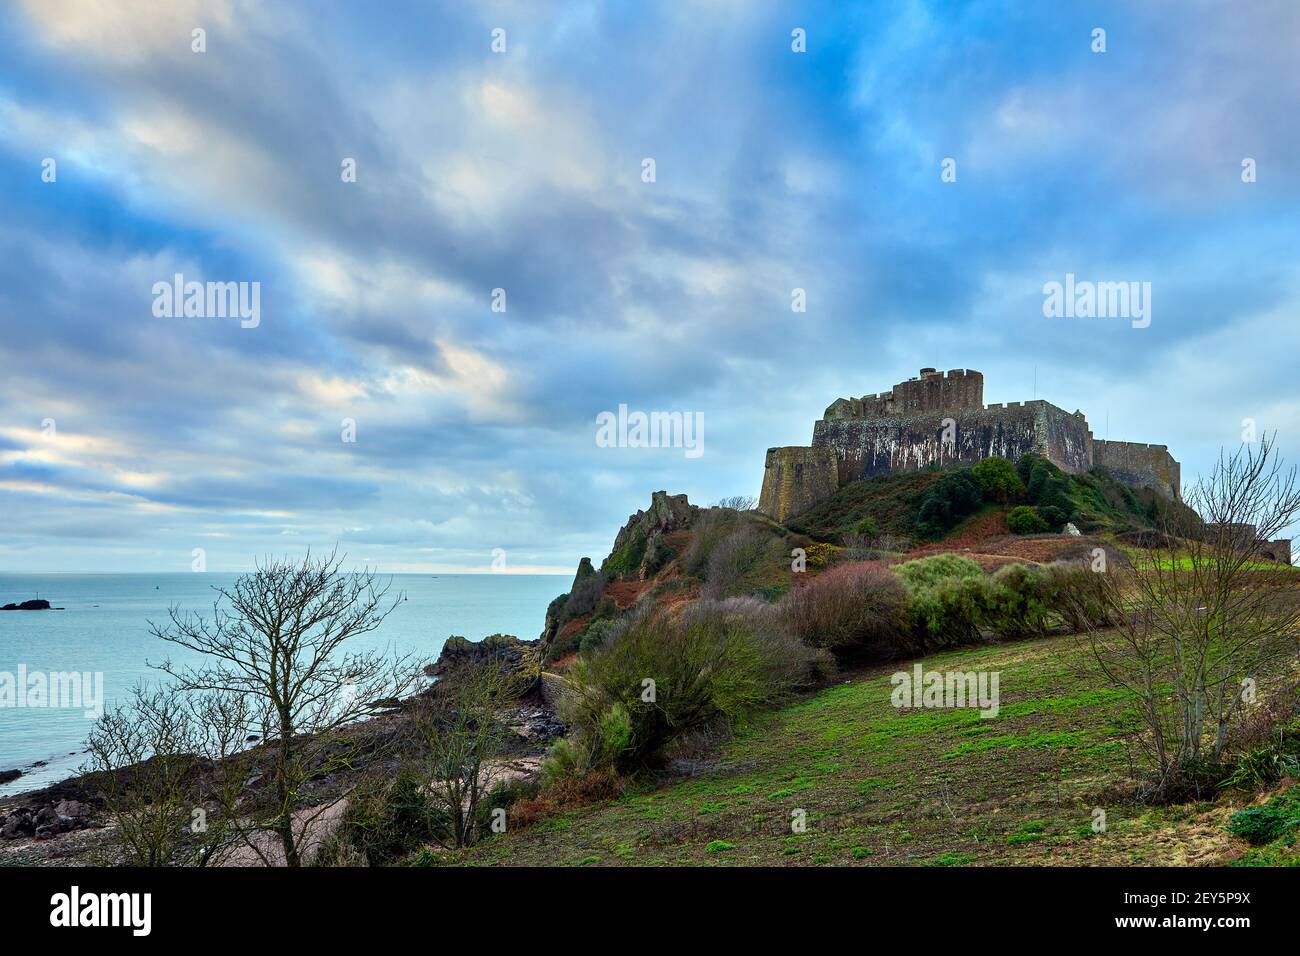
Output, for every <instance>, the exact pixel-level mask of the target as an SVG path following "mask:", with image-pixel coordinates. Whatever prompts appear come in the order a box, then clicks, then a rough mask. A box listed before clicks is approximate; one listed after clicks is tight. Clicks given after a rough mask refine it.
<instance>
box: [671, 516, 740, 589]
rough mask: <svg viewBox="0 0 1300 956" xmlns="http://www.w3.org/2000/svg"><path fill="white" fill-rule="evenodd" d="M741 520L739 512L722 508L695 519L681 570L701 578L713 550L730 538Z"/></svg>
mask: <svg viewBox="0 0 1300 956" xmlns="http://www.w3.org/2000/svg"><path fill="white" fill-rule="evenodd" d="M743 520H744V519H743V518H742V517H741V515H740V513H739V512H736V511H731V510H728V509H724V508H710V509H709V510H708V511H706V512H704V513H703V514H701V515H700V516H699V517H698V518H696V519H695V522H694V524H693V525H692V527H691V543H690V544H689V545H687V547H686V550H685V552H684V553H683V554H682V559H681V567H682V570H683V571H684V572H686V573H687V574H689V575H691V576H693V577H697V578H703V577H704V576H705V573H706V572H707V570H708V567H709V559H710V558H711V557H712V556H713V551H714V549H715V548H717V547H718V545H720V544H721V543H722V542H723V541H725V540H726V539H727V538H729V537H731V535H732V534H734V533H735V532H736V529H737V528H739V527H740V526H741V524H742V521H743Z"/></svg>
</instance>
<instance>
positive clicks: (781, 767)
mask: <svg viewBox="0 0 1300 956" xmlns="http://www.w3.org/2000/svg"><path fill="white" fill-rule="evenodd" d="M923 663H924V665H925V667H926V669H927V670H940V671H947V670H984V671H998V672H1000V675H1001V676H1000V696H1001V712H1000V714H999V715H998V716H997V717H995V718H991V719H984V718H981V717H980V716H979V714H978V712H977V711H975V710H955V709H949V710H941V709H913V710H902V709H898V708H895V707H894V706H893V705H892V704H891V702H890V692H891V690H892V687H891V684H890V681H889V677H890V674H891V673H893V672H894V671H895V670H900V669H910V667H911V662H908V663H905V664H900V665H898V667H892V666H890V667H881V668H877V669H874V670H871V671H868V672H863V673H859V674H855V675H848V676H846V677H844V678H842V680H843V681H844V682H843V683H840V684H837V685H836V686H833V687H830V688H828V689H825V690H822V691H820V692H818V693H816V694H814V695H812V696H811V697H809V698H807V699H805V700H802V701H800V702H797V703H794V704H791V705H790V706H787V707H786V708H784V709H783V710H780V711H778V712H776V713H773V714H770V715H767V716H766V717H765V718H764V719H762V720H761V721H760V722H759V723H757V724H756V725H754V726H753V727H750V728H748V729H747V730H746V731H745V732H743V733H741V734H739V735H737V736H736V737H734V738H733V739H731V740H729V741H728V742H726V743H725V744H723V745H722V746H721V747H719V748H717V749H716V751H715V752H712V753H710V754H709V755H708V758H707V759H705V760H703V761H697V762H700V763H703V765H704V766H705V768H706V769H704V770H703V771H702V772H697V773H695V774H693V775H691V776H677V777H666V776H665V777H661V778H659V779H658V780H657V781H649V782H646V783H643V784H641V785H639V786H638V787H637V788H636V789H634V790H632V791H630V792H628V793H626V794H625V795H624V796H623V797H621V798H619V799H617V800H614V801H611V802H607V803H603V804H598V805H594V806H588V807H583V808H581V809H576V810H571V811H568V812H564V813H560V814H557V815H554V816H550V817H545V818H543V819H542V820H541V821H540V822H538V823H537V824H535V825H533V826H531V827H528V828H524V829H520V830H518V831H517V832H507V833H506V834H504V835H501V836H499V837H494V838H492V839H490V840H488V841H487V842H485V843H482V844H480V845H478V846H477V847H475V848H474V849H473V850H471V851H469V852H468V854H466V855H465V856H462V857H457V858H454V859H448V860H447V861H446V862H459V863H468V864H471V865H475V864H477V865H494V864H496V865H500V864H505V865H572V866H591V865H600V866H621V865H657V866H662V865H677V864H680V865H706V866H728V865H768V866H771V865H777V866H784V865H804V866H807V865H845V864H849V865H918V866H963V865H1016V864H1021V865H1026V864H1032V865H1045V864H1047V865H1050V864H1082V865H1113V866H1132V865H1154V864H1167V865H1184V864H1194V863H1209V862H1214V863H1226V862H1231V861H1232V860H1235V859H1237V858H1239V857H1241V856H1242V855H1243V854H1244V853H1245V852H1246V851H1247V849H1248V848H1247V845H1246V844H1245V843H1244V842H1242V841H1240V840H1239V839H1237V838H1236V837H1234V836H1232V835H1231V834H1230V833H1228V832H1227V831H1226V830H1225V829H1224V824H1225V823H1226V822H1227V819H1228V816H1229V814H1230V813H1231V812H1232V810H1233V809H1234V808H1233V807H1232V806H1230V805H1229V804H1228V803H1226V802H1221V803H1220V804H1219V805H1186V806H1179V807H1166V808H1150V807H1145V806H1143V805H1141V804H1138V803H1137V802H1135V801H1134V800H1132V799H1131V797H1129V796H1127V794H1128V792H1129V789H1128V787H1127V786H1126V784H1127V782H1128V781H1129V780H1130V779H1131V777H1130V776H1129V773H1128V750H1127V743H1126V735H1127V734H1128V733H1129V732H1130V731H1131V730H1132V729H1133V728H1134V726H1135V715H1134V714H1133V712H1132V711H1131V710H1130V709H1129V704H1128V702H1127V701H1126V700H1125V699H1124V697H1123V696H1122V694H1121V693H1120V692H1118V691H1115V690H1113V689H1111V688H1109V687H1107V686H1106V685H1105V683H1104V682H1103V681H1102V680H1101V679H1100V678H1099V677H1098V676H1097V675H1095V674H1094V673H1093V671H1092V665H1091V655H1090V652H1089V650H1088V649H1087V645H1086V644H1085V643H1084V642H1082V641H1081V640H1080V639H1079V638H1078V637H1055V638H1049V639H1041V640H1035V641H1021V642H1016V643H1006V644H1000V645H993V646H988V647H981V648H968V649H962V650H958V651H951V652H947V653H943V654H939V655H936V656H933V657H930V658H928V659H926V660H925V661H924V662H923ZM1096 810H1101V811H1104V812H1105V824H1106V826H1105V830H1104V832H1094V827H1093V821H1094V811H1096ZM800 816H802V818H803V819H804V820H805V821H806V829H805V830H804V832H801V833H800V832H794V831H793V828H792V822H793V821H795V820H796V819H798V818H799V817H800Z"/></svg>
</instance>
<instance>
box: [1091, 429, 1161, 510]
mask: <svg viewBox="0 0 1300 956" xmlns="http://www.w3.org/2000/svg"><path fill="white" fill-rule="evenodd" d="M1092 462H1093V464H1094V465H1098V466H1100V467H1102V468H1105V469H1106V470H1107V471H1109V472H1110V473H1111V474H1112V475H1114V476H1115V477H1116V478H1118V479H1119V480H1120V481H1122V482H1124V483H1125V484H1128V485H1135V486H1137V487H1140V488H1154V489H1155V490H1156V491H1158V492H1160V493H1161V494H1163V495H1166V496H1168V497H1170V498H1178V497H1180V496H1181V494H1182V469H1181V468H1180V466H1179V464H1178V462H1176V461H1175V460H1174V457H1173V455H1171V454H1169V448H1168V446H1166V445H1144V444H1142V443H1140V442H1129V441H1103V440H1102V439H1100V438H1095V439H1093V441H1092Z"/></svg>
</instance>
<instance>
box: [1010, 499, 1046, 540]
mask: <svg viewBox="0 0 1300 956" xmlns="http://www.w3.org/2000/svg"><path fill="white" fill-rule="evenodd" d="M1007 527H1008V528H1010V529H1011V533H1012V534H1041V533H1042V532H1044V531H1046V530H1047V522H1046V521H1044V520H1043V517H1042V515H1040V514H1039V513H1038V509H1037V508H1033V507H1031V506H1029V505H1020V506H1019V507H1016V508H1012V509H1011V513H1010V514H1009V515H1007Z"/></svg>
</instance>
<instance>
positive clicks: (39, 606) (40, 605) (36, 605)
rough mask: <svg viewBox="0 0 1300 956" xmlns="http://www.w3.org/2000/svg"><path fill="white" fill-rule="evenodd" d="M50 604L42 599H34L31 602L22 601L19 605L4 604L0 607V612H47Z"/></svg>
mask: <svg viewBox="0 0 1300 956" xmlns="http://www.w3.org/2000/svg"><path fill="white" fill-rule="evenodd" d="M48 610H50V602H49V601H47V600H45V599H44V598H35V599H33V600H31V601H23V602H22V603H21V604H5V605H3V606H0V611H48Z"/></svg>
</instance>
